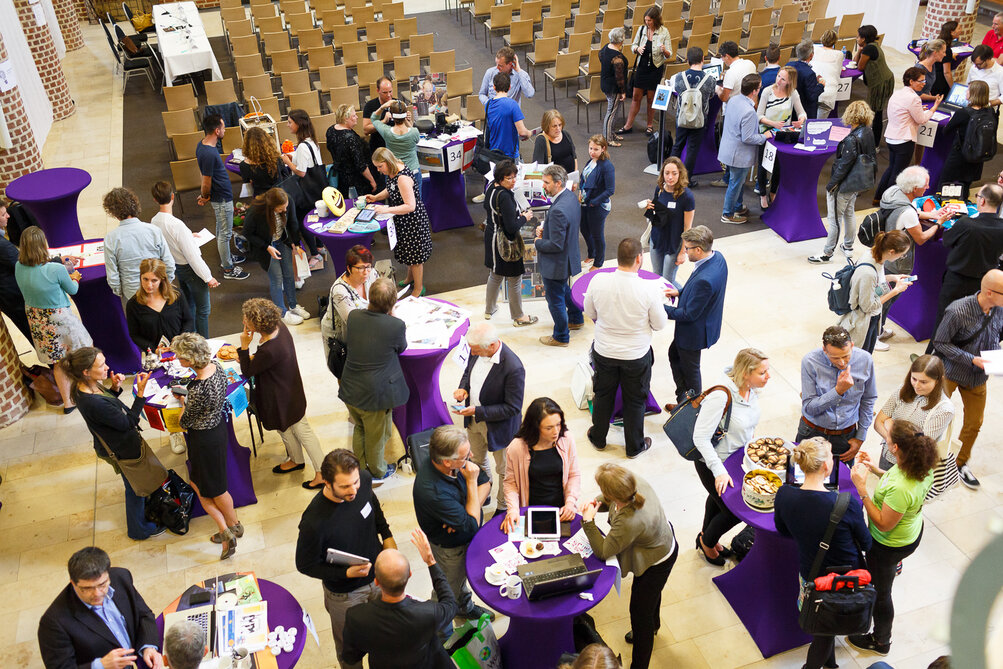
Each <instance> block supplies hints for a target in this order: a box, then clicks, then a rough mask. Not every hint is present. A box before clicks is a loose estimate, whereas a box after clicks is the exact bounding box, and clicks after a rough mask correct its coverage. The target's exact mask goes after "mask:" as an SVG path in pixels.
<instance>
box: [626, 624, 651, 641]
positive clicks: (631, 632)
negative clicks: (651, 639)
mask: <svg viewBox="0 0 1003 669" xmlns="http://www.w3.org/2000/svg"><path fill="white" fill-rule="evenodd" d="M658 630H659V628H658V627H656V628H655V634H658ZM623 640H624V641H626V642H627V643H634V630H627V633H626V634H624V635H623Z"/></svg>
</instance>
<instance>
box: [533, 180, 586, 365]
mask: <svg viewBox="0 0 1003 669" xmlns="http://www.w3.org/2000/svg"><path fill="white" fill-rule="evenodd" d="M567 182H568V173H567V172H566V171H565V170H564V168H563V167H561V166H560V165H549V166H548V167H546V168H545V169H544V170H543V190H544V191H546V193H547V195H548V196H549V197H550V199H551V204H550V209H549V210H548V211H547V217H546V218H545V219H544V220H543V225H541V226H540V227H538V228H537V229H536V254H537V263H538V266H539V268H540V275H541V276H542V277H543V289H544V291H546V297H547V308H548V309H550V315H551V317H552V318H553V319H554V334H553V335H552V336H551V335H548V336H546V337H540V343H541V344H545V345H547V346H567V345H568V342H570V341H571V333H570V332H569V330H580V329H581V328H582V326H583V325H584V324H585V316H584V315H583V314H582V310H581V309H579V308H578V307H576V306H575V303H574V302H572V301H571V287H570V286H569V285H568V279H569V278H571V277H572V276H574V275H575V274H578V273H579V272H580V271H581V268H582V257H581V255H580V254H579V252H578V228H579V225H580V224H581V216H582V207H581V204H579V202H578V198H577V197H576V196H575V194H574V193H572V192H571V191H569V190H567V189H565V187H564V185H565V184H566V183H567Z"/></svg>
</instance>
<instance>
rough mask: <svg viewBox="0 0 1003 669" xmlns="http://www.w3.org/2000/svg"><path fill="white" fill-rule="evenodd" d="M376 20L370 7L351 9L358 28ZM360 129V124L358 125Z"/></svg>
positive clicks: (353, 21)
mask: <svg viewBox="0 0 1003 669" xmlns="http://www.w3.org/2000/svg"><path fill="white" fill-rule="evenodd" d="M375 18H376V10H375V9H373V8H372V7H353V8H352V23H357V24H358V25H360V26H364V25H366V24H367V23H371V22H372V21H373V20H374V19H375ZM359 126H360V127H361V126H362V124H361V123H360V124H359Z"/></svg>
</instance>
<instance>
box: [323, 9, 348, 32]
mask: <svg viewBox="0 0 1003 669" xmlns="http://www.w3.org/2000/svg"><path fill="white" fill-rule="evenodd" d="M320 25H321V27H322V28H323V29H324V32H326V33H329V32H333V31H334V29H335V28H336V27H338V26H343V25H345V10H344V9H329V10H327V11H325V12H324V13H323V14H321V16H320Z"/></svg>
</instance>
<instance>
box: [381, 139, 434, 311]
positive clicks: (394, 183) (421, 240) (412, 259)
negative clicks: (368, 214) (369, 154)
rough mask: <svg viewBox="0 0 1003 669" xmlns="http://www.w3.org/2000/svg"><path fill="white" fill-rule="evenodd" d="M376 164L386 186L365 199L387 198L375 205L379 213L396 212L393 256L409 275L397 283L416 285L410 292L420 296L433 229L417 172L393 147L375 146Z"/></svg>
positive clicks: (423, 290)
mask: <svg viewBox="0 0 1003 669" xmlns="http://www.w3.org/2000/svg"><path fill="white" fill-rule="evenodd" d="M373 163H374V164H375V165H376V169H377V170H379V172H380V174H382V175H384V176H386V178H387V187H386V188H384V189H383V190H382V191H380V192H379V193H377V194H376V195H367V196H366V202H379V201H381V200H386V201H387V204H385V205H379V206H377V207H376V213H377V214H380V215H382V214H393V217H394V226H395V227H396V228H397V246H395V247H394V259H395V260H396V261H397V262H399V263H400V264H402V265H407V277H405V279H404V280H403V281H401V282H400V283H398V284H397V285H398V286H400V287H401V288H403V287H404V286H406V285H408V284H409V283H410V284H413V286H412V288H411V294H412V295H415V296H417V297H421V296H422V295H424V294H425V286H424V283H423V278H424V274H425V263H426V262H428V259H429V258H430V257H431V256H432V229H431V227H430V225H429V221H428V212H426V211H425V205H424V204H423V203H422V201H421V192H420V191H417V190H416V189H415V187H414V179H415V177H414V174H413V173H412V172H411V170H410V169H408V168H407V167H406V166H405V165H404V163H402V162H401V161H400V160H399V159H398V158H397V156H395V155H394V154H393V151H391V150H390V149H388V148H386V147H384V146H381V147H380V148H378V149H376V152H375V153H373Z"/></svg>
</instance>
